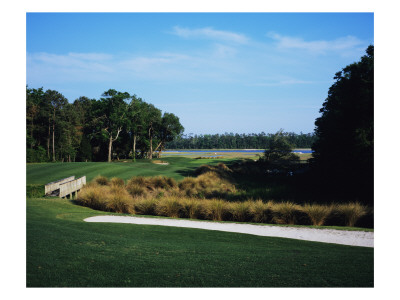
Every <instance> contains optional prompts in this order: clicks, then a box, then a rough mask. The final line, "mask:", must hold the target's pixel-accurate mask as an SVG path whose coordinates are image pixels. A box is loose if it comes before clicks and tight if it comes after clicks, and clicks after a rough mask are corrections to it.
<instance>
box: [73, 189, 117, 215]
mask: <svg viewBox="0 0 400 300" xmlns="http://www.w3.org/2000/svg"><path fill="white" fill-rule="evenodd" d="M109 193H110V188H109V187H108V186H104V185H98V184H91V185H86V186H84V187H83V188H82V189H81V190H80V191H79V192H78V196H77V199H76V201H78V203H80V204H81V205H83V206H87V207H90V208H93V209H98V210H107V200H108V195H109Z"/></svg>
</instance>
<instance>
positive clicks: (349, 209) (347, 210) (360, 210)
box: [334, 202, 368, 227]
mask: <svg viewBox="0 0 400 300" xmlns="http://www.w3.org/2000/svg"><path fill="white" fill-rule="evenodd" d="M334 211H335V213H336V214H338V215H339V216H340V217H342V218H343V219H344V222H345V225H346V226H349V227H353V226H354V225H355V224H356V222H357V221H358V220H359V219H360V218H361V217H363V216H364V215H366V214H367V213H368V207H366V206H364V205H362V204H360V203H358V202H353V203H347V204H338V205H336V206H335V207H334Z"/></svg>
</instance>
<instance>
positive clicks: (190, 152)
mask: <svg viewBox="0 0 400 300" xmlns="http://www.w3.org/2000/svg"><path fill="white" fill-rule="evenodd" d="M292 152H293V153H312V151H311V150H310V149H306V150H303V149H301V150H293V151H292ZM162 153H163V154H169V155H180V154H182V153H185V154H186V155H196V154H199V153H213V154H223V153H250V154H252V153H254V154H262V153H264V150H261V149H237V150H232V149H229V150H166V151H163V152H162Z"/></svg>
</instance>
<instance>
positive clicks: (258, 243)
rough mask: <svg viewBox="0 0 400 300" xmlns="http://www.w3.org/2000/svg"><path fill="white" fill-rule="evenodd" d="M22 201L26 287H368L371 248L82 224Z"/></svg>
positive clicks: (77, 214) (53, 203)
mask: <svg viewBox="0 0 400 300" xmlns="http://www.w3.org/2000/svg"><path fill="white" fill-rule="evenodd" d="M102 214H105V213H104V212H99V211H94V210H92V209H89V208H85V207H80V206H77V205H74V204H73V203H71V202H70V201H69V200H60V199H57V198H50V199H32V198H30V199H28V200H27V224H26V225H27V286H28V287H371V286H373V282H374V281H373V278H374V277H373V249H371V248H364V247H350V246H343V245H334V244H324V243H316V242H307V241H300V240H293V239H282V238H268V237H258V236H252V235H247V234H238V233H226V232H218V231H207V230H200V229H189V228H187V229H186V228H173V227H162V226H148V225H147V226H146V225H132V224H107V223H86V222H84V221H83V219H84V218H86V217H89V216H94V215H102Z"/></svg>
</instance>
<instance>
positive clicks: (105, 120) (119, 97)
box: [96, 89, 130, 162]
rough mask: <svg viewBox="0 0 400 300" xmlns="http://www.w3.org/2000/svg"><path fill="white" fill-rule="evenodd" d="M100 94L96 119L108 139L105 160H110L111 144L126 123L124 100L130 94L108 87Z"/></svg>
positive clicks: (126, 106) (126, 107) (125, 104)
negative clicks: (106, 157) (108, 88)
mask: <svg viewBox="0 0 400 300" xmlns="http://www.w3.org/2000/svg"><path fill="white" fill-rule="evenodd" d="M102 96H103V98H101V99H100V102H99V117H98V118H97V120H96V121H97V122H99V123H100V126H101V129H102V133H103V134H104V135H105V136H106V138H107V139H108V159H107V161H108V162H111V158H112V145H113V143H114V142H115V141H116V140H117V139H118V136H119V134H120V133H121V131H122V130H123V128H124V127H125V126H126V123H127V109H128V104H127V103H126V102H125V100H126V99H129V98H130V95H129V94H128V93H126V92H125V93H121V92H117V91H116V90H114V89H110V90H108V91H106V92H104V93H103V95H102Z"/></svg>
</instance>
